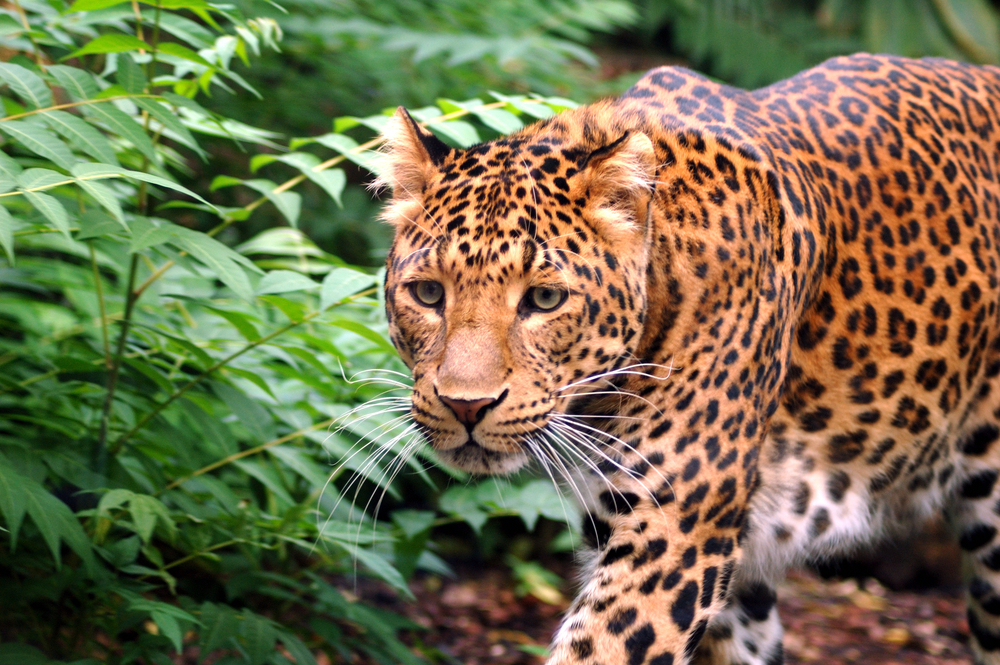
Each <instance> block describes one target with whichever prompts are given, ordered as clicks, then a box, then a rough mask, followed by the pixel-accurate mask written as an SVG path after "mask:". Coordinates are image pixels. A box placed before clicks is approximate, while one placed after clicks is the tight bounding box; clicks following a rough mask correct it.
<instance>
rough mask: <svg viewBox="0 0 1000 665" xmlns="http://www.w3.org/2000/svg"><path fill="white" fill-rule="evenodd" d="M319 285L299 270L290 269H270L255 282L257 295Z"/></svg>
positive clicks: (286, 291)
mask: <svg viewBox="0 0 1000 665" xmlns="http://www.w3.org/2000/svg"><path fill="white" fill-rule="evenodd" d="M317 286H319V285H318V284H317V283H316V282H314V281H313V280H311V279H309V278H308V277H306V276H305V275H303V274H302V273H300V272H293V271H291V270H272V271H271V272H269V273H267V274H266V275H264V277H263V278H262V279H261V280H260V282H259V283H258V284H257V295H266V294H268V293H288V292H289V291H303V290H305V289H312V288H315V287H317Z"/></svg>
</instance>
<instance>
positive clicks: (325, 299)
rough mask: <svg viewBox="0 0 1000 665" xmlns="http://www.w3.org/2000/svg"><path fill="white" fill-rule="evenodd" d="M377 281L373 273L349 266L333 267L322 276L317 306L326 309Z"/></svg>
mask: <svg viewBox="0 0 1000 665" xmlns="http://www.w3.org/2000/svg"><path fill="white" fill-rule="evenodd" d="M377 281H378V280H377V279H376V278H375V276H374V275H367V274H365V273H363V272H358V271H357V270H351V269H350V268H334V269H333V270H331V271H330V272H329V273H328V274H327V276H326V277H325V278H323V285H322V287H321V288H320V294H319V308H320V309H321V310H322V309H326V308H328V307H330V306H331V305H334V304H336V303H338V302H340V301H341V300H343V299H344V298H346V297H347V296H350V295H353V294H355V293H357V292H358V291H361V290H362V289H367V288H370V287H371V286H373V285H374V284H375V283H376V282H377Z"/></svg>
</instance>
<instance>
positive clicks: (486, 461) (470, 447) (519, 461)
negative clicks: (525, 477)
mask: <svg viewBox="0 0 1000 665" xmlns="http://www.w3.org/2000/svg"><path fill="white" fill-rule="evenodd" d="M436 452H437V456H438V457H439V458H440V459H441V461H442V462H444V463H445V464H447V465H448V466H452V467H455V468H457V469H461V470H462V471H466V472H468V473H475V474H479V475H488V476H505V475H508V474H511V473H514V472H515V471H517V470H519V469H520V468H521V467H523V466H524V465H525V464H527V462H528V455H527V454H526V453H523V452H516V453H502V452H495V451H492V450H487V449H486V448H483V447H482V446H479V445H476V444H473V443H470V444H466V445H464V446H460V447H458V448H451V449H450V450H438V451H436Z"/></svg>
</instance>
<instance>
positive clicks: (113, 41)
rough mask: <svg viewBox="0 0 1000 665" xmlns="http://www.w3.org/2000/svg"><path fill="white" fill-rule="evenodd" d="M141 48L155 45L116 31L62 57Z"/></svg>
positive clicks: (150, 48) (66, 58) (149, 48)
mask: <svg viewBox="0 0 1000 665" xmlns="http://www.w3.org/2000/svg"><path fill="white" fill-rule="evenodd" d="M73 6H74V7H75V6H76V5H75V4H74V5H73ZM140 50H147V51H152V50H153V47H152V46H150V45H149V44H147V43H146V42H144V41H142V40H141V39H138V38H136V37H133V36H132V35H126V34H122V33H120V32H116V33H110V34H106V35H101V36H100V37H97V38H96V39H92V40H91V41H89V42H87V44H86V45H85V46H84V47H83V48H81V49H77V50H76V51H73V52H72V53H70V54H69V55H67V56H65V57H64V58H62V59H63V60H69V59H71V58H79V57H80V56H81V55H90V54H91V53H125V52H127V51H140Z"/></svg>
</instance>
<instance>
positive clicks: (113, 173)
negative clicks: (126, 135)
mask: <svg viewBox="0 0 1000 665" xmlns="http://www.w3.org/2000/svg"><path fill="white" fill-rule="evenodd" d="M71 172H72V173H73V175H75V176H76V177H77V178H87V179H93V178H113V177H122V178H135V179H136V180H141V181H143V182H148V183H149V184H151V185H157V186H159V187H163V188H165V189H172V190H174V191H175V192H181V193H182V194H187V195H188V196H190V197H191V198H193V199H197V200H198V201H201V202H202V203H204V204H205V205H207V206H209V207H210V208H212V210H215V209H216V208H215V206H214V205H212V204H211V203H209V202H208V201H206V200H205V199H203V198H201V197H200V196H198V195H197V194H195V193H194V192H192V191H191V190H190V189H188V188H187V187H184V186H182V185H178V184H177V183H176V182H173V181H172V180H167V179H166V178H161V177H160V176H156V175H152V174H150V173H143V172H142V171H130V170H128V169H123V168H121V167H117V166H111V165H110V164H95V163H81V164H77V165H76V166H74V167H73V168H72V169H71ZM223 247H225V245H223ZM241 258H242V257H241ZM246 263H247V265H248V266H251V267H253V264H252V263H250V262H249V261H246Z"/></svg>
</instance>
